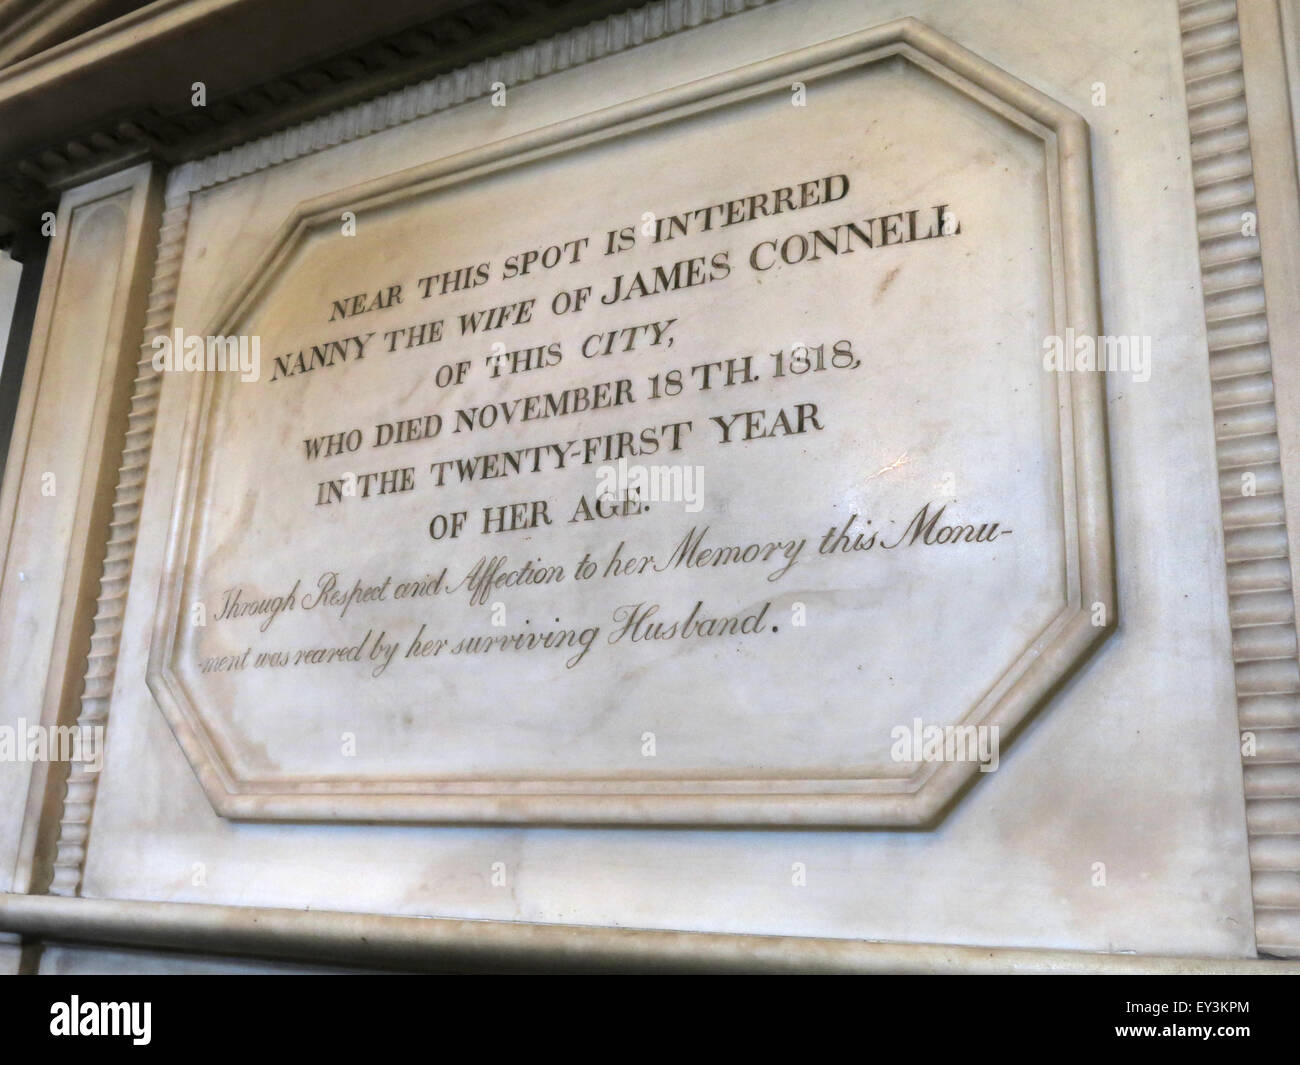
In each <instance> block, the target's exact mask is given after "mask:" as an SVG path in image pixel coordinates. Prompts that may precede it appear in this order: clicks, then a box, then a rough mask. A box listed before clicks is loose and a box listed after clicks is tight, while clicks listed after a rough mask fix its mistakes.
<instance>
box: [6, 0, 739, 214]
mask: <svg viewBox="0 0 1300 1065" xmlns="http://www.w3.org/2000/svg"><path fill="white" fill-rule="evenodd" d="M635 4H636V0H490V2H483V0H446V2H445V3H443V4H440V5H433V4H431V5H429V7H431V8H435V9H436V10H437V13H436V14H434V15H432V16H429V17H426V18H424V19H423V20H422V21H418V22H417V23H416V24H413V25H409V26H406V27H405V28H403V29H401V30H399V31H392V32H387V33H381V34H379V35H378V36H376V37H374V38H373V39H371V40H369V41H367V42H365V43H364V44H360V45H355V46H352V47H349V48H346V49H344V50H340V51H337V52H335V53H334V54H331V55H328V56H325V57H321V58H314V59H313V60H312V61H311V62H309V63H305V64H299V65H297V66H293V67H292V68H291V69H285V70H275V71H274V72H273V73H272V76H270V77H260V78H258V79H257V80H255V81H251V82H250V83H247V84H244V85H242V86H241V87H239V88H238V89H236V90H233V91H229V92H224V93H211V94H210V95H209V99H208V100H207V103H206V106H204V107H201V108H200V107H194V106H192V105H191V104H190V101H189V90H188V86H189V80H188V79H189V78H191V77H192V78H193V79H200V80H201V79H202V76H203V71H204V70H205V69H207V70H212V69H213V58H212V56H211V54H210V53H209V52H208V51H206V50H205V48H204V37H203V34H202V32H199V33H194V34H191V35H190V36H189V37H188V38H179V39H177V40H172V39H170V38H168V39H164V40H162V41H160V42H159V43H158V44H157V45H156V51H157V52H158V53H160V56H161V58H157V59H156V61H157V62H159V63H161V62H166V63H167V64H169V65H170V66H177V67H178V68H183V69H185V70H187V71H189V73H188V74H187V75H186V78H185V79H182V80H185V85H183V86H181V88H184V89H185V90H186V91H185V92H180V91H177V92H175V93H172V94H170V95H171V100H172V102H171V103H170V104H166V103H162V102H157V101H151V102H150V103H149V104H147V105H144V106H131V107H126V108H122V109H119V110H116V111H113V112H111V113H108V114H105V115H104V116H103V117H100V118H97V119H95V120H94V121H92V122H89V123H84V124H80V125H77V126H76V127H75V128H68V126H69V123H68V122H67V121H53V120H52V121H51V122H50V127H51V128H50V130H49V133H48V136H45V137H44V139H42V140H40V141H38V142H35V143H30V144H25V145H24V146H23V147H21V148H20V149H17V150H14V151H7V150H5V149H4V148H3V146H0V237H2V236H3V235H4V233H6V232H8V231H9V230H11V229H12V228H13V227H14V226H15V225H17V224H19V223H20V222H21V221H22V220H25V219H30V218H31V217H32V216H34V215H35V214H36V213H37V212H39V211H41V210H44V209H46V208H48V207H49V206H50V205H51V204H52V203H53V202H54V201H55V200H56V199H57V194H58V191H59V190H61V189H63V188H67V187H69V186H70V185H73V184H77V183H80V182H82V181H85V180H89V179H90V178H93V177H97V176H100V175H101V174H104V173H108V172H110V171H113V170H116V169H120V168H121V167H123V166H125V165H128V164H129V163H132V162H137V161H140V160H142V159H146V158H152V159H157V160H159V161H162V162H164V163H167V164H176V163H179V162H183V161H186V160H190V159H197V158H200V157H202V156H205V155H209V154H212V153H214V152H217V151H220V150H223V149H227V148H231V147H234V146H235V145H238V144H241V143H243V142H245V141H248V140H250V139H253V138H256V137H260V136H264V135H266V134H269V133H270V132H272V131H274V130H276V129H282V128H284V127H286V126H290V125H295V124H300V123H303V122H305V121H308V120H310V119H312V118H315V117H317V116H319V115H323V114H327V113H329V112H331V111H335V110H338V109H340V108H342V107H345V106H348V105H351V104H355V103H357V102H358V101H364V100H369V99H373V98H375V97H377V96H381V95H383V94H385V93H391V92H392V91H393V90H395V89H397V88H399V87H401V86H404V85H409V84H411V83H413V82H416V81H420V80H427V79H429V78H432V77H435V76H437V75H439V74H443V73H446V72H448V71H451V70H455V69H457V68H462V67H465V66H467V65H468V64H470V63H474V62H477V61H479V60H482V59H486V58H487V57H489V56H493V55H498V54H501V53H504V52H507V51H510V50H511V49H516V48H521V47H522V46H524V45H526V44H528V43H529V42H532V41H536V40H538V39H539V38H543V37H547V36H552V35H555V34H562V33H563V32H564V31H567V30H571V29H576V28H578V27H582V26H585V25H586V24H588V23H593V22H595V21H596V20H602V19H605V18H606V17H607V16H609V15H611V14H615V13H619V12H624V11H626V10H628V9H629V8H632V7H634V6H635ZM152 6H157V5H152ZM748 6H752V5H751V4H749V3H747V2H745V0H685V2H683V3H682V4H680V5H674V7H675V8H680V10H681V11H682V15H681V16H680V17H681V19H682V20H683V22H684V24H687V25H693V24H695V23H697V22H700V21H708V20H710V19H712V18H717V17H719V16H720V15H721V14H725V13H730V12H731V11H734V10H739V9H741V8H744V7H748ZM301 10H302V15H309V14H310V11H311V8H310V6H309V5H306V4H304V5H303V6H302V9H301ZM268 11H269V9H268ZM147 14H148V9H145V10H143V11H140V12H137V13H136V14H135V15H132V16H127V18H137V17H139V18H143V17H144V16H145V15H147ZM302 15H298V16H296V17H302ZM270 17H271V16H270V15H268V18H270ZM367 17H368V16H367V15H366V13H365V11H363V10H357V11H356V19H357V20H358V21H364V20H365V19H366V18H367ZM120 21H123V22H125V21H126V19H123V20H120ZM597 24H600V23H599V22H597ZM112 25H114V24H113V23H110V24H109V26H106V27H101V29H103V30H106V29H108V28H110V27H111V26H112ZM200 29H201V27H200ZM68 43H69V44H75V43H76V42H75V41H74V42H68ZM167 49H170V51H165V50H167ZM178 50H188V53H189V54H190V57H187V55H182V54H178ZM60 58H62V57H60ZM42 60H43V57H42V56H39V55H38V56H36V57H34V58H33V59H32V60H29V61H28V62H29V63H39V62H41V61H42ZM151 61H154V60H152V59H151V56H150V55H148V54H146V55H142V56H140V57H139V62H138V63H137V64H135V65H136V66H140V67H144V66H147V65H148V64H149V63H150V62H151ZM13 69H17V68H13ZM126 76H128V75H126V74H124V75H123V77H126ZM41 100H42V95H41V94H40V93H35V94H34V95H33V99H32V101H31V103H32V104H33V106H34V105H36V104H37V103H39V102H40V101H41ZM0 121H2V120H0Z"/></svg>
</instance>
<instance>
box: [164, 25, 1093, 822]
mask: <svg viewBox="0 0 1300 1065" xmlns="http://www.w3.org/2000/svg"><path fill="white" fill-rule="evenodd" d="M591 76H597V75H596V74H592V75H591ZM534 91H537V92H545V91H546V86H545V83H541V84H539V85H538V86H537V87H536V88H535V90H534ZM465 106H466V107H469V106H471V105H465ZM472 106H476V107H481V108H482V109H483V110H484V111H485V112H487V111H488V110H489V108H488V107H487V105H486V104H475V105H472ZM484 121H485V122H486V121H488V119H486V118H485V119H484ZM431 147H432V145H431ZM238 180H243V181H250V182H255V181H258V180H260V178H259V176H258V175H253V176H251V177H248V178H244V179H238ZM317 192H318V190H315V189H312V188H304V189H303V197H302V199H303V202H302V204H301V205H300V207H299V208H298V209H297V210H296V211H295V212H294V213H293V215H292V217H290V218H289V219H288V220H287V221H286V222H285V223H284V225H283V226H282V227H281V229H280V230H279V232H278V234H277V235H276V236H275V237H274V239H273V240H271V242H270V245H269V248H268V251H267V253H266V255H265V257H264V258H263V259H262V261H261V263H260V265H259V266H258V268H257V269H256V270H255V271H254V272H253V273H252V274H251V275H250V276H249V277H248V278H247V281H246V283H245V284H243V285H242V286H241V287H239V289H238V291H237V292H235V293H234V295H233V296H232V297H231V299H230V300H229V301H228V303H227V305H226V307H225V309H224V310H223V312H222V313H221V315H220V316H219V317H218V318H217V319H216V320H215V321H211V322H177V323H175V324H176V325H177V326H179V327H183V328H184V329H185V330H186V331H187V332H190V333H192V334H197V335H201V336H206V335H221V336H240V335H243V336H248V337H257V338H258V339H259V342H260V350H261V366H260V374H259V375H258V377H257V379H256V380H251V381H243V380H241V379H240V378H239V377H238V376H236V375H234V374H232V373H230V372H224V373H223V372H210V373H202V374H188V375H186V374H181V373H174V374H169V375H168V377H167V380H166V384H165V387H167V388H189V389H190V390H191V396H190V402H189V413H188V421H187V424H186V429H185V435H186V450H185V452H184V454H183V456H182V476H181V482H180V485H179V487H178V492H177V505H176V509H175V515H174V522H173V528H172V534H171V540H170V547H169V556H168V561H167V567H166V572H165V575H164V580H163V585H162V589H161V594H160V599H159V604H158V609H157V619H156V632H155V638H154V643H153V648H152V653H151V659H150V670H149V683H150V687H151V689H152V690H153V692H154V693H155V695H156V697H157V699H158V701H159V703H160V705H161V706H162V708H163V710H164V712H165V713H166V715H167V718H168V720H169V722H170V723H171V725H172V728H173V730H174V731H175V733H176V735H177V737H178V738H179V740H180V742H181V744H182V746H183V747H184V749H185V751H186V753H187V755H188V757H189V758H190V760H191V761H192V763H193V764H194V767H195V769H196V771H197V772H198V774H199V776H200V778H201V779H202V781H203V784H204V787H205V788H206V790H207V792H208V794H209V796H210V797H211V800H212V802H213V804H214V805H215V807H216V808H217V809H218V811H220V812H221V813H222V814H224V815H226V816H229V817H234V818H251V819H280V820H286V819H288V820H293V819H301V820H308V819H326V820H335V819H337V820H344V819H352V820H367V821H381V822H382V821H394V822H395V821H435V822H457V821H502V822H551V823H558V822H577V823H628V824H773V825H777V824H782V825H799V824H815V825H857V826H873V825H876V826H903V825H920V824H927V823H930V822H932V821H933V820H934V819H935V818H936V817H937V816H939V815H940V814H941V813H942V812H943V811H944V810H945V809H946V808H947V807H948V806H949V804H950V803H951V802H952V801H953V800H954V798H955V797H956V796H957V795H958V793H959V792H960V791H962V789H963V787H964V786H965V785H966V784H968V783H970V782H971V781H972V780H975V779H977V778H978V777H979V776H980V775H981V772H980V771H981V769H991V768H993V764H994V762H996V759H994V760H993V761H990V759H989V758H983V759H982V760H981V759H971V758H967V759H964V760H947V761H945V760H942V759H932V758H927V757H925V756H924V754H923V752H922V751H916V750H912V749H910V748H909V746H908V743H909V742H910V741H909V740H908V739H906V738H905V737H911V736H915V735H917V734H919V733H920V730H922V729H924V728H925V727H926V726H939V727H943V726H958V725H960V726H982V727H983V728H985V729H986V730H989V731H988V732H987V735H992V732H991V730H992V729H993V728H996V729H997V730H998V733H997V735H998V739H999V741H1000V753H1001V757H1002V759H1004V760H1005V764H1002V768H1001V769H1000V770H999V771H1003V772H1005V771H1010V766H1011V765H1013V764H1014V759H1011V758H1009V752H1008V751H1007V750H1006V746H1007V741H1008V740H1009V739H1010V737H1011V735H1012V734H1013V733H1014V731H1015V730H1016V728H1017V727H1018V726H1019V725H1020V724H1021V723H1022V722H1023V721H1024V720H1025V719H1026V718H1027V716H1028V715H1030V714H1031V713H1033V712H1034V711H1035V710H1036V709H1038V708H1039V707H1040V706H1041V705H1042V704H1043V703H1044V702H1045V701H1046V700H1048V699H1049V698H1050V693H1051V692H1052V691H1053V689H1054V688H1055V687H1056V686H1057V685H1058V684H1059V683H1060V682H1061V681H1062V679H1063V678H1065V677H1066V676H1067V675H1068V674H1069V673H1070V672H1071V671H1072V670H1074V669H1075V668H1076V667H1077V666H1078V664H1079V663H1080V662H1081V661H1082V660H1083V658H1084V657H1085V656H1086V655H1087V654H1088V652H1089V650H1090V649H1091V648H1092V647H1093V646H1095V644H1096V643H1097V642H1098V641H1099V640H1100V639H1101V638H1102V637H1103V636H1104V634H1105V633H1106V631H1107V630H1108V629H1109V627H1110V626H1111V625H1113V623H1114V613H1115V612H1114V603H1113V600H1114V596H1113V590H1112V585H1113V576H1112V559H1111V545H1110V529H1109V510H1108V508H1109V503H1108V486H1107V474H1106V445H1105V435H1104V390H1103V385H1102V380H1101V378H1100V376H1099V375H1097V374H1093V373H1058V372H1053V371H1051V370H1049V369H1047V368H1045V364H1044V350H1045V347H1044V341H1045V338H1048V337H1053V336H1056V337H1069V336H1071V331H1072V333H1073V335H1074V336H1078V337H1085V336H1087V337H1091V336H1095V335H1096V334H1097V333H1098V329H1099V325H1098V310H1097V303H1096V279H1095V275H1096V266H1095V259H1094V235H1093V221H1092V211H1091V191H1090V175H1089V159H1088V135H1087V127H1086V125H1085V123H1084V122H1083V120H1082V119H1080V118H1079V117H1078V116H1077V115H1076V114H1074V113H1073V112H1072V111H1070V110H1068V109H1066V108H1064V107H1062V106H1061V105H1059V104H1057V103H1055V102H1054V101H1052V100H1051V99H1048V98H1046V97H1045V96H1043V95H1042V94H1040V93H1038V92H1037V91H1035V90H1033V89H1031V88H1030V87H1028V86H1026V85H1024V84H1022V83H1021V82H1019V81H1017V80H1016V79H1015V78H1013V77H1012V76H1010V75H1009V74H1008V73H1006V72H1005V71H1003V70H1001V69H999V68H997V67H995V66H993V65H991V64H989V63H987V62H985V61H983V60H981V59H980V58H978V57H976V56H974V55H972V54H971V53H969V52H967V51H965V50H964V49H962V48H960V47H958V46H957V45H955V44H953V43H952V42H951V41H948V40H947V39H945V38H942V37H940V36H939V35H937V34H935V33H934V32H933V31H931V30H929V29H927V28H926V27H924V26H923V25H921V24H920V23H917V22H915V21H912V20H903V21H900V22H896V23H891V24H889V25H887V26H883V27H880V28H879V29H876V30H873V31H869V32H867V33H864V34H860V35H856V36H854V37H851V38H845V39H841V40H836V41H831V42H829V43H827V44H825V45H822V46H819V47H816V48H813V49H809V50H806V51H802V52H798V53H792V54H789V55H785V56H781V57H778V58H776V59H773V60H770V61H768V62H765V63H761V64H758V65H756V66H752V67H746V68H743V69H739V70H736V71H734V72H731V73H729V74H727V75H724V76H721V77H717V78H713V79H710V80H708V81H704V82H697V83H692V84H690V85H686V86H682V87H680V88H678V89H674V90H671V91H669V92H665V93H661V94H659V95H656V96H652V97H647V98H643V99H638V100H634V101H631V102H629V103H627V104H625V105H623V106H621V107H618V108H615V109H611V110H608V111H602V112H598V113H594V114H591V115H586V116H583V117H581V118H578V119H575V120H572V121H567V122H564V123H561V124H558V125H552V126H546V127H544V128H540V129H538V130H536V131H535V132H532V133H529V134H526V135H523V136H519V137H516V138H513V139H510V140H505V141H497V142H493V143H489V144H487V145H486V146H484V147H482V148H480V149H477V150H475V151H472V152H469V153H465V154H462V155H458V156H454V157H451V158H446V159H440V160H438V161H436V162H433V163H430V164H428V165H427V166H424V167H421V168H419V169H418V170H416V171H404V172H402V173H398V174H394V175H393V176H392V177H391V178H388V179H384V180H382V181H380V182H377V183H371V184H368V185H364V186H359V187H354V188H348V189H345V190H343V191H339V192H329V193H327V194H326V195H324V196H318V195H317ZM760 197H761V199H760ZM348 218H352V219H354V220H355V230H354V232H349V231H348V225H347V221H348ZM547 249H558V251H547ZM530 251H532V252H537V253H539V254H538V255H537V257H536V258H535V259H530V258H529V257H528V255H527V253H528V252H530ZM525 265H527V267H528V268H527V270H525V269H524V267H525ZM584 292H585V293H586V295H585V296H584V295H575V294H576V293H584ZM529 301H532V302H531V303H530V302H529ZM578 304H580V306H579V305H578ZM493 308H508V309H507V310H504V311H500V312H494V311H493V310H492V309H493ZM474 315H478V316H479V317H478V318H477V325H475V319H474V317H473V316H474ZM497 319H499V321H498V320H497ZM485 326H492V328H488V329H485V328H484V327H485ZM611 338H612V339H611ZM530 352H531V354H530ZM583 397H585V399H584V398H583ZM584 404H585V406H584ZM385 426H386V427H388V428H381V427H385ZM331 441H336V443H331ZM354 443H355V445H356V446H355V447H353V444H354ZM620 457H621V458H623V459H625V460H626V462H627V463H628V465H627V467H626V470H627V474H628V477H629V478H631V479H632V483H631V484H630V485H627V486H626V487H631V488H637V487H638V484H637V483H636V482H635V478H637V477H638V476H645V477H650V476H652V474H651V473H650V472H648V471H649V469H650V467H656V468H659V467H662V468H665V469H667V470H668V473H669V474H670V475H671V477H670V478H669V479H667V480H665V481H664V482H663V484H659V485H653V486H652V485H650V484H649V482H645V483H642V484H640V485H639V487H641V488H642V489H643V490H644V491H643V492H642V494H641V496H640V497H639V500H640V501H639V504H638V505H635V506H625V507H621V508H618V507H616V508H610V507H607V506H604V505H600V504H599V499H600V498H601V497H602V495H603V494H604V493H605V491H606V489H607V488H609V487H610V483H609V478H610V477H611V476H617V474H618V470H619V467H618V464H617V459H618V458H620ZM636 469H641V470H643V471H647V472H645V473H644V474H643V475H642V474H637V473H636V472H634V471H635V470H636ZM654 475H655V476H657V474H654ZM672 477H675V478H676V480H672V479H671V478H672ZM620 487H623V486H620ZM664 487H667V488H670V489H671V491H668V492H660V493H655V494H652V491H653V489H654V488H664ZM659 496H666V497H667V498H659ZM611 509H613V511H614V512H613V513H610V511H611ZM458 514H460V515H463V517H461V518H457V517H456V515H458ZM846 533H847V535H846ZM843 548H847V550H846V549H843ZM497 559H501V560H502V561H500V562H497V561H495V560H497ZM646 560H649V561H646ZM494 567H495V568H494ZM489 573H495V574H498V575H500V574H503V573H504V574H514V575H515V576H514V578H513V579H511V580H509V581H505V582H501V583H493V582H492V581H490V580H486V579H485V578H486V575H488V574H489ZM331 574H333V575H334V576H333V577H332V578H331V576H330V575H331ZM331 582H332V585H333V587H335V588H336V589H337V590H338V591H339V593H340V594H341V595H342V596H343V599H336V598H332V597H331V596H329V595H328V594H326V595H324V596H322V595H321V591H322V589H323V588H324V589H325V590H326V591H328V588H329V587H330V586H331ZM358 588H359V589H361V594H355V595H354V594H351V593H352V592H353V590H354V589H358ZM674 624H675V626H676V627H675V628H670V627H669V626H672V625H674ZM656 626H658V627H656ZM548 634H549V638H548ZM390 648H391V652H390ZM900 744H901V745H902V746H900ZM900 752H901V753H900ZM968 801H977V800H976V799H975V798H972V799H970V800H968Z"/></svg>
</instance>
